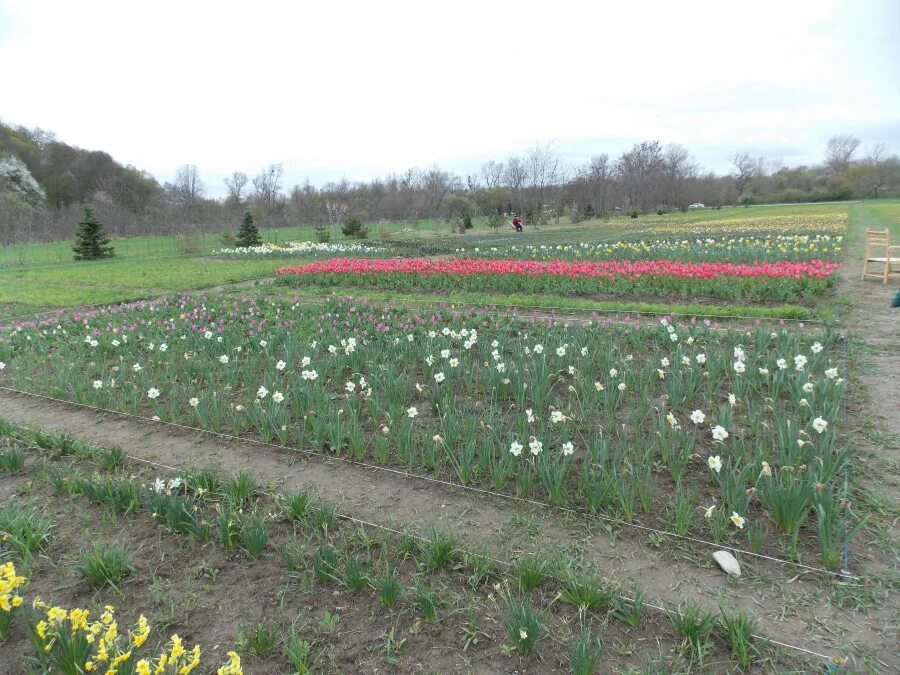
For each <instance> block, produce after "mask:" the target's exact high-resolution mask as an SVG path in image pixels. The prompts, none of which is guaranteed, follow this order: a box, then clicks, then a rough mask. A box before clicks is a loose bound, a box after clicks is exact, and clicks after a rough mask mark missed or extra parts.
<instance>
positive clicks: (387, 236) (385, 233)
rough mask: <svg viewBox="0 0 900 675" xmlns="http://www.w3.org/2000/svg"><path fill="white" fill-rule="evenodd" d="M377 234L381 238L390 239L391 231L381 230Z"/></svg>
mask: <svg viewBox="0 0 900 675" xmlns="http://www.w3.org/2000/svg"><path fill="white" fill-rule="evenodd" d="M378 236H379V237H381V238H382V239H390V238H391V233H390V232H388V231H387V230H381V231H380V232H379V233H378Z"/></svg>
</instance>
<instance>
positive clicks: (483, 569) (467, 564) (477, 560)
mask: <svg viewBox="0 0 900 675" xmlns="http://www.w3.org/2000/svg"><path fill="white" fill-rule="evenodd" d="M462 567H463V569H466V570H469V579H468V582H469V586H470V587H471V588H472V590H478V588H479V587H481V586H482V585H484V584H486V583H488V582H489V581H490V579H491V577H492V576H494V574H495V572H496V567H497V563H496V562H495V561H494V559H493V558H492V557H491V556H490V555H488V554H487V553H482V552H477V551H474V552H471V553H466V554H465V555H463V561H462Z"/></svg>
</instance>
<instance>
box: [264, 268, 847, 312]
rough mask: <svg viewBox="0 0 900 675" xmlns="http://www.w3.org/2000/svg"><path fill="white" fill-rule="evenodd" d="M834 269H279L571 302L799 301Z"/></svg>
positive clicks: (287, 276) (347, 280) (317, 278)
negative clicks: (665, 299)
mask: <svg viewBox="0 0 900 675" xmlns="http://www.w3.org/2000/svg"><path fill="white" fill-rule="evenodd" d="M838 267H839V265H838V264H837V263H832V262H826V261H821V260H814V261H800V262H771V263H754V264H736V263H722V262H719V263H713V262H700V263H690V262H677V261H671V260H639V261H630V260H623V261H606V262H591V261H588V262H569V261H560V260H554V261H552V262H542V261H534V260H481V259H477V258H476V259H467V258H450V259H441V260H432V259H426V258H392V259H361V258H332V259H330V260H327V261H322V262H313V263H308V264H306V265H299V266H293V267H291V266H288V267H283V268H281V269H279V270H278V271H277V272H276V275H277V276H278V277H279V279H278V281H279V283H282V284H285V285H308V284H309V285H318V286H326V287H327V286H362V287H375V288H382V289H388V290H396V291H410V290H415V289H421V290H426V291H448V290H460V289H461V290H468V291H479V290H487V291H493V292H500V293H522V292H524V293H531V294H534V295H541V294H545V293H549V294H559V295H576V296H598V295H611V296H637V297H642V298H643V297H667V296H670V297H682V298H695V297H704V298H713V299H720V300H751V301H762V302H784V301H797V300H803V299H809V298H813V297H815V296H818V295H821V294H823V293H824V292H825V291H826V290H827V289H828V288H830V287H831V286H832V285H833V284H834V280H835V278H834V276H833V274H834V272H835V270H837V268H838Z"/></svg>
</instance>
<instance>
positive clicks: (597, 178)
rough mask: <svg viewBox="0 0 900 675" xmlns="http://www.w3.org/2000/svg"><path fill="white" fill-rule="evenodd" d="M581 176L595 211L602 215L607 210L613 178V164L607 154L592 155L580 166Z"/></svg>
mask: <svg viewBox="0 0 900 675" xmlns="http://www.w3.org/2000/svg"><path fill="white" fill-rule="evenodd" d="M581 178H582V179H583V180H584V182H585V183H586V184H587V186H588V194H589V195H590V199H591V202H592V203H593V205H594V207H595V208H596V209H597V213H598V214H599V215H604V214H605V213H606V212H607V211H608V210H609V194H610V188H611V187H612V183H613V180H614V175H613V165H612V162H610V161H609V155H606V154H602V155H597V156H596V157H592V158H591V161H590V162H588V164H587V165H586V166H585V167H583V168H582V170H581Z"/></svg>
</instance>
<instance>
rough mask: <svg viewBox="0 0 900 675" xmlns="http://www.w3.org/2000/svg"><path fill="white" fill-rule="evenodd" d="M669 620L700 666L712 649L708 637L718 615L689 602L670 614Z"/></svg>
mask: <svg viewBox="0 0 900 675" xmlns="http://www.w3.org/2000/svg"><path fill="white" fill-rule="evenodd" d="M669 621H670V622H671V623H672V626H673V627H674V628H675V632H676V633H677V634H678V636H679V637H681V638H682V639H683V640H684V644H685V646H686V647H687V648H688V649H689V650H690V652H691V655H692V658H694V657H695V658H696V659H697V661H698V662H699V664H700V666H701V667H702V666H703V659H704V658H705V657H706V655H707V654H709V652H710V651H711V650H712V647H713V644H712V642H711V641H710V640H708V639H707V638H708V637H709V634H710V633H711V632H712V631H713V629H714V628H715V626H716V617H715V616H714V615H712V614H710V613H709V612H705V611H703V610H702V609H700V607H698V606H697V605H695V604H694V603H692V602H688V603H686V604H684V605H683V606H681V605H679V607H678V608H677V609H676V610H675V611H674V612H671V613H670V614H669Z"/></svg>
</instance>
